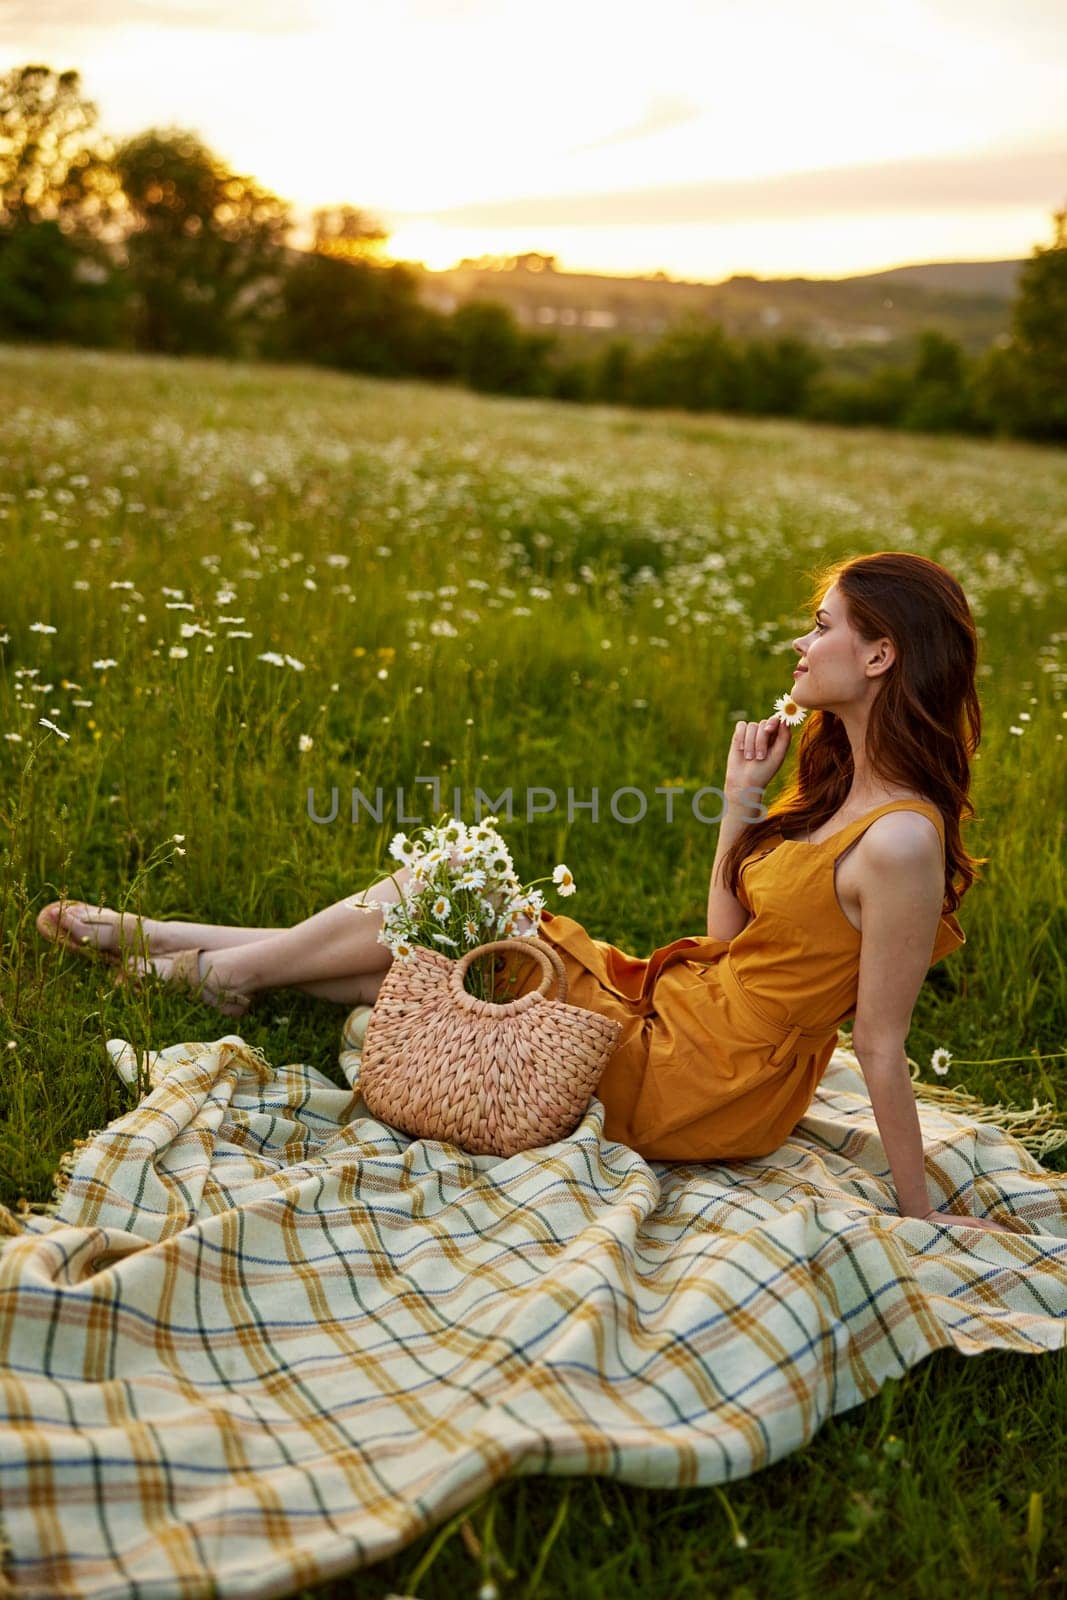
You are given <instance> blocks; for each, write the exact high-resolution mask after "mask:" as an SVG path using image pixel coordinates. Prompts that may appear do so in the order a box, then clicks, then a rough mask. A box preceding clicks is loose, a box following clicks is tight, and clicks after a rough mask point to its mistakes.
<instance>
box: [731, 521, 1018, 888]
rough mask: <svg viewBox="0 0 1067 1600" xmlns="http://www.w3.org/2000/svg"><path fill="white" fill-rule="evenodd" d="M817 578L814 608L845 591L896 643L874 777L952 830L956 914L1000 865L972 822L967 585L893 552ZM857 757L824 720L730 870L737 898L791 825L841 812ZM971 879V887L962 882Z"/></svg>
mask: <svg viewBox="0 0 1067 1600" xmlns="http://www.w3.org/2000/svg"><path fill="white" fill-rule="evenodd" d="M806 576H807V577H808V578H809V579H811V580H812V581H813V582H814V585H815V587H814V588H813V589H812V591H811V599H810V605H811V607H812V609H814V607H815V606H817V605H818V604H819V601H820V600H821V599H822V597H823V596H824V594H825V593H826V590H827V589H828V588H829V586H830V584H832V583H834V584H836V585H837V590H838V593H839V594H840V596H841V598H842V600H843V601H844V603H845V609H846V613H847V616H848V620H849V622H850V624H851V626H852V627H853V628H854V629H855V631H856V632H857V633H858V634H859V635H860V637H861V638H862V639H864V640H867V641H868V642H870V643H874V641H875V640H877V639H881V638H886V637H888V638H889V639H891V640H892V641H893V645H894V647H895V650H896V657H895V659H894V661H893V663H892V665H891V666H890V667H889V669H888V671H887V672H885V673H884V674H883V677H882V687H881V689H880V690H879V692H878V694H877V695H875V697H874V700H873V701H872V702H871V708H870V717H869V719H868V722H867V733H866V743H865V754H866V759H867V761H868V763H869V765H870V770H871V773H872V774H873V775H874V776H876V777H878V778H880V779H882V780H883V781H884V782H886V783H891V784H900V785H901V786H902V787H905V788H908V789H912V790H913V791H914V792H915V793H916V794H919V795H922V796H923V798H924V799H927V800H929V801H931V802H932V804H934V805H936V806H937V807H938V809H939V810H940V812H941V815H942V817H943V818H944V822H945V904H944V910H945V911H949V912H952V911H955V910H956V908H957V906H958V905H959V904H960V901H961V900H962V899H963V896H964V895H965V894H966V893H967V890H968V889H969V888H970V886H971V884H972V883H973V882H974V881H975V879H976V878H977V877H978V876H979V874H978V873H977V872H976V870H975V869H976V868H977V867H978V866H980V865H981V864H982V863H984V862H986V861H988V859H989V857H988V856H971V855H969V854H968V852H967V850H966V849H965V848H964V845H963V841H962V839H961V837H960V820H961V818H962V817H963V816H966V817H967V818H968V819H969V818H971V817H973V816H974V815H975V811H974V807H973V805H972V804H971V801H970V787H971V762H970V758H971V756H972V755H973V754H974V752H975V750H976V749H977V748H978V745H979V743H980V741H981V737H982V712H981V707H980V705H979V703H978V691H977V688H976V686H975V670H976V666H977V661H978V630H977V629H976V627H975V624H974V618H973V616H972V615H971V608H970V606H969V605H968V603H967V598H966V596H965V594H964V592H963V590H962V588H961V587H960V585H959V583H958V582H957V581H956V579H955V578H954V577H953V576H952V574H951V573H950V572H946V570H945V568H944V567H942V566H939V565H938V563H937V562H936V561H931V560H929V559H928V557H926V556H917V555H912V554H910V553H909V552H908V551H903V550H882V551H879V552H877V553H876V554H874V555H868V556H856V557H854V558H853V559H851V560H844V561H839V562H835V563H832V564H830V565H828V566H825V567H823V568H821V569H819V570H817V571H814V572H811V571H809V572H808V573H807V574H806ZM852 774H853V765H852V749H851V746H850V745H849V741H848V735H847V734H846V732H845V727H844V724H843V723H842V721H841V719H840V717H838V716H837V715H835V713H834V712H832V711H812V712H809V714H808V715H807V717H806V718H805V719H804V723H803V725H802V728H801V732H800V737H799V740H798V742H797V763H796V768H795V771H794V773H793V776H792V777H791V779H790V780H789V782H788V784H787V785H786V787H785V789H784V790H783V791H782V793H781V795H779V797H778V798H777V800H775V801H774V803H773V804H772V805H771V807H770V809H769V810H768V813H767V815H766V816H765V817H762V818H760V819H759V820H758V821H756V822H752V823H749V824H748V826H747V827H745V828H744V829H743V830H742V832H741V834H740V835H739V837H738V838H737V840H736V841H735V843H734V844H733V846H732V847H731V848H730V849H729V850H728V851H727V852H726V855H725V856H724V857H723V863H722V881H723V883H724V884H725V885H726V887H727V888H728V889H729V890H730V892H731V894H733V895H736V894H737V891H738V886H739V882H740V870H741V863H742V862H743V860H744V859H745V857H746V856H747V855H749V854H750V853H751V852H752V851H753V850H755V849H757V848H758V847H759V846H760V845H761V844H762V842H763V840H764V839H765V838H767V837H768V836H769V835H770V834H771V833H773V832H774V831H775V829H776V827H777V826H778V825H779V824H780V825H781V826H782V827H783V828H784V829H785V830H786V831H788V832H794V831H796V830H798V829H800V830H803V829H804V828H809V829H811V830H815V829H817V828H819V827H820V826H821V825H822V824H823V823H824V822H828V821H829V820H830V818H831V817H833V816H834V814H835V813H836V812H837V811H839V810H840V808H841V806H842V805H843V803H844V801H845V798H846V796H847V794H848V790H849V786H850V784H851V782H852ZM957 878H958V879H959V885H960V886H959V887H958V888H957V886H956V880H957Z"/></svg>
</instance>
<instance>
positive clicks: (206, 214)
mask: <svg viewBox="0 0 1067 1600" xmlns="http://www.w3.org/2000/svg"><path fill="white" fill-rule="evenodd" d="M115 161H116V166H117V169H118V171H119V174H120V176H121V179H122V187H123V190H124V191H125V194H126V198H127V200H128V202H129V205H130V209H131V212H132V217H133V223H132V227H131V230H130V232H129V235H128V238H127V241H126V251H127V257H128V261H129V271H130V277H131V280H132V283H133V286H134V288H135V290H136V294H137V315H136V333H137V342H138V344H139V345H141V347H142V348H144V349H148V350H163V351H173V352H178V351H199V352H202V353H207V354H213V355H239V356H246V355H251V354H254V353H255V351H256V349H257V347H258V344H259V340H260V339H261V337H262V333H263V328H264V325H265V324H266V323H267V322H268V321H269V320H270V319H271V318H272V317H274V316H276V315H277V314H278V309H279V303H280V293H281V286H282V277H283V272H284V266H285V259H286V257H285V244H284V241H285V236H286V234H287V232H288V230H289V228H290V226H291V223H290V216H289V211H288V207H287V206H286V204H285V203H284V201H281V200H279V199H278V198H277V196H275V195H273V194H271V193H269V192H268V191H267V190H265V189H262V188H260V186H259V185H258V184H257V183H256V182H255V181H254V179H252V178H248V177H242V176H239V175H238V174H236V173H232V172H230V171H229V170H228V169H227V168H226V167H225V166H224V164H223V163H222V162H221V161H220V160H219V159H218V158H217V157H216V156H215V155H214V154H213V153H212V152H211V151H210V150H209V149H208V148H207V147H206V146H205V145H204V144H202V143H201V141H200V139H199V138H198V137H197V136H196V134H193V133H187V132H183V131H182V130H180V129H178V130H166V131H162V132H161V131H159V130H157V129H150V130H149V131H148V132H147V133H144V134H141V135H139V136H138V137H136V138H134V139H130V140H128V141H127V142H126V143H125V144H124V145H122V146H121V147H120V148H119V150H118V151H117V152H116V157H115Z"/></svg>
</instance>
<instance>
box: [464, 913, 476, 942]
mask: <svg viewBox="0 0 1067 1600" xmlns="http://www.w3.org/2000/svg"><path fill="white" fill-rule="evenodd" d="M463 937H464V938H465V939H466V941H467V943H468V944H477V943H478V924H477V923H476V922H475V920H474V918H473V917H468V918H467V920H466V922H465V923H464V924H463Z"/></svg>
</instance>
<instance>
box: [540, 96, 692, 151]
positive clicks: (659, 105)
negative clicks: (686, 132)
mask: <svg viewBox="0 0 1067 1600" xmlns="http://www.w3.org/2000/svg"><path fill="white" fill-rule="evenodd" d="M703 114H704V113H703V110H702V108H701V107H700V106H695V105H693V104H692V103H691V102H690V101H688V100H679V99H676V98H673V97H670V96H664V97H662V98H660V99H658V100H654V101H653V102H652V104H651V106H650V107H649V109H648V111H647V112H646V113H645V115H644V116H643V117H642V118H641V120H640V122H632V123H630V124H629V126H627V127H625V128H620V129H619V130H618V131H617V132H616V133H608V134H605V135H604V137H603V138H602V139H594V140H593V141H592V142H591V143H590V144H576V145H573V146H572V147H571V149H569V150H567V151H566V152H565V154H566V155H568V156H576V155H585V154H587V153H588V152H589V151H591V150H609V149H611V148H612V147H613V146H614V145H619V144H630V143H631V142H632V141H634V140H635V139H651V138H653V137H654V136H655V135H656V134H657V133H666V132H667V130H668V129H669V128H678V127H682V126H684V124H685V123H687V122H692V121H693V119H694V118H695V117H700V116H703Z"/></svg>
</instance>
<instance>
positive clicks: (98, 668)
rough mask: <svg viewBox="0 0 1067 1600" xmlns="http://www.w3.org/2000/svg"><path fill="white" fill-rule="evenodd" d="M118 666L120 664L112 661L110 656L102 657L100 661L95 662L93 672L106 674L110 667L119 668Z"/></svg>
mask: <svg viewBox="0 0 1067 1600" xmlns="http://www.w3.org/2000/svg"><path fill="white" fill-rule="evenodd" d="M117 666H118V662H117V661H114V660H112V658H111V657H110V656H106V657H104V656H102V657H101V659H100V660H99V661H94V662H93V671H94V672H106V671H107V669H108V667H117Z"/></svg>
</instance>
